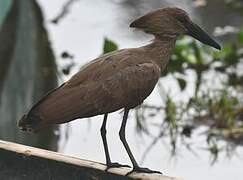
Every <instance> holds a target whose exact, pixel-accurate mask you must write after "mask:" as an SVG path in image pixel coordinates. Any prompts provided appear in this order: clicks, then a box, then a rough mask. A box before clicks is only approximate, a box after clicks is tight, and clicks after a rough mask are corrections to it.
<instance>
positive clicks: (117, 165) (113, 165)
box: [106, 162, 131, 171]
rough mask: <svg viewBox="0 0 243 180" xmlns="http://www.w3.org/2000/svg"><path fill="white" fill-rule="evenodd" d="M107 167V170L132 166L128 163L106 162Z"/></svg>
mask: <svg viewBox="0 0 243 180" xmlns="http://www.w3.org/2000/svg"><path fill="white" fill-rule="evenodd" d="M106 166H107V168H106V171H107V170H108V169H110V168H119V167H129V168H130V167H131V166H129V165H126V164H119V163H116V162H115V163H107V164H106Z"/></svg>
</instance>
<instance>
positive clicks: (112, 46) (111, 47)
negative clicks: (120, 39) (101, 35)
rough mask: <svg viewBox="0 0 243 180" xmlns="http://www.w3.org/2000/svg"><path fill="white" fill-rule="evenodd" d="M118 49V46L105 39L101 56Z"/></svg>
mask: <svg viewBox="0 0 243 180" xmlns="http://www.w3.org/2000/svg"><path fill="white" fill-rule="evenodd" d="M117 49H118V46H117V44H116V43H115V42H113V41H111V40H110V39H108V38H105V41H104V46H103V54H106V53H109V52H112V51H115V50H117Z"/></svg>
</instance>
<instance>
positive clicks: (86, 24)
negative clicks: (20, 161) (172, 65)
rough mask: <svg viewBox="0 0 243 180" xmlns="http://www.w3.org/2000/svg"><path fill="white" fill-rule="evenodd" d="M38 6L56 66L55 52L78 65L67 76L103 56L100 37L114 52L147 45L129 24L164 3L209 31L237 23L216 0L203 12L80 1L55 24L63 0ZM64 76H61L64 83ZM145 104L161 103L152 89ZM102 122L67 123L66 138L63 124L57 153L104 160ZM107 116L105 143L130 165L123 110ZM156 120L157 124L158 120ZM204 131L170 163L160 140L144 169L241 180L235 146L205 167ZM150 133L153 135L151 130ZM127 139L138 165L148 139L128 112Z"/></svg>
mask: <svg viewBox="0 0 243 180" xmlns="http://www.w3.org/2000/svg"><path fill="white" fill-rule="evenodd" d="M38 2H39V3H40V5H41V7H42V9H43V12H44V15H45V25H46V27H47V29H48V31H49V35H50V39H51V43H52V47H53V49H54V53H55V54H56V57H57V63H58V64H59V65H61V64H62V61H63V60H61V58H60V54H61V53H62V52H63V51H68V52H69V53H71V54H73V55H74V57H75V58H74V59H75V62H76V63H77V66H76V67H75V68H74V69H73V71H72V74H73V73H75V72H76V71H77V70H78V69H79V67H80V66H81V65H83V64H85V63H87V62H89V61H90V60H92V59H93V58H95V57H97V56H99V55H100V54H101V53H102V45H103V39H104V37H108V38H110V39H112V40H114V41H115V42H117V43H118V45H119V48H125V47H126V48H127V47H138V46H140V45H143V44H146V43H148V42H149V41H150V39H151V37H150V36H148V35H145V34H144V33H141V32H138V31H136V30H132V29H129V27H128V25H129V23H130V22H131V21H132V20H133V19H135V18H136V17H138V16H140V15H142V14H144V13H145V12H147V11H149V10H151V9H154V8H158V7H161V6H164V5H172V4H174V5H177V6H179V7H182V8H183V9H185V10H187V11H188V12H189V13H190V15H191V16H192V18H193V19H194V21H195V22H197V23H198V24H201V25H202V26H203V27H204V29H206V30H207V31H209V32H212V31H213V27H214V26H215V25H216V26H225V25H228V24H231V25H235V26H240V25H242V21H241V19H242V17H241V16H240V13H239V12H234V11H233V10H230V9H228V8H226V7H225V6H224V5H223V3H222V1H221V0H214V1H210V2H208V3H209V6H206V8H194V4H193V3H192V1H189V0H187V1H186V0H185V1H180V0H173V1H169V0H167V1H162V0H153V1H147V0H92V1H91V0H80V1H77V2H76V3H74V4H73V6H72V9H71V12H70V13H69V14H68V16H66V17H65V18H64V19H63V20H61V21H60V23H59V24H58V25H54V24H52V23H50V20H51V19H52V18H54V17H55V16H56V15H57V14H58V13H59V11H60V9H61V7H62V4H63V3H64V2H65V1H64V0H51V1H50V0H38ZM172 2H173V3H172ZM216 7H217V8H216ZM69 77H70V76H68V77H63V79H64V80H65V79H68V78H69ZM60 81H62V80H60ZM163 83H166V85H167V87H166V89H175V88H173V84H172V83H170V81H169V80H168V81H166V80H165V81H163ZM172 94H174V95H175V96H177V91H176V90H174V91H172ZM146 102H149V103H153V104H158V105H159V104H161V99H160V98H158V92H157V91H156V89H155V91H154V92H153V93H152V94H151V95H150V96H149V97H148V99H147V100H146ZM102 118H103V117H102V116H97V117H94V118H91V119H82V120H76V121H74V122H72V123H70V124H69V125H70V127H69V136H68V138H67V139H66V138H65V137H66V136H65V132H66V131H65V130H66V125H62V126H61V140H60V141H59V151H60V152H63V153H65V154H68V155H73V156H77V157H79V158H83V159H90V160H94V161H99V162H105V157H104V152H103V146H102V141H101V137H100V133H99V129H100V126H101V123H102ZM108 118H109V119H108V125H107V131H108V143H109V147H110V152H111V157H112V160H113V161H119V162H121V163H124V164H126V163H127V164H130V162H129V159H128V157H127V155H126V152H125V150H124V147H123V146H122V143H121V142H120V141H119V136H118V131H119V127H120V123H121V118H122V112H115V113H112V114H111V115H109V117H108ZM155 120H156V119H155ZM157 120H158V121H160V120H159V117H158V118H157ZM203 130H204V129H203V128H201V129H199V130H198V131H197V132H196V134H195V135H194V136H193V139H192V140H191V141H192V142H193V148H195V150H196V154H193V153H191V152H189V151H188V150H186V149H185V147H179V148H178V150H177V156H176V157H174V158H172V159H171V157H170V146H169V142H168V140H167V139H164V141H161V142H159V143H157V144H156V146H155V147H154V148H152V150H151V151H150V152H149V153H148V155H147V156H146V158H145V160H144V161H143V166H146V167H149V168H151V169H154V170H159V171H162V172H164V173H165V174H166V175H170V176H177V177H183V179H187V180H194V179H198V180H200V179H201V180H204V179H208V180H215V179H221V180H226V179H227V180H228V179H232V178H233V179H234V180H241V179H242V177H243V171H242V163H243V161H242V159H241V158H243V157H242V156H243V149H242V148H238V150H237V152H238V155H236V156H233V158H231V159H228V158H227V157H226V154H224V153H222V154H220V157H219V160H218V162H217V163H216V164H215V165H213V166H210V154H209V152H208V151H205V150H203V148H206V147H207V145H206V143H205V139H204V136H202V135H200V133H201V132H203ZM153 133H154V134H156V133H157V132H156V129H155V130H154V132H153ZM127 139H128V142H129V144H130V147H131V149H132V151H133V152H134V154H135V156H136V158H137V159H138V161H141V160H142V156H143V153H144V151H145V149H146V148H147V147H148V146H149V145H150V143H151V141H152V139H150V138H149V137H146V136H144V137H143V138H142V137H141V136H140V135H139V134H138V133H137V132H136V131H135V122H134V115H133V113H131V114H130V117H129V121H128V125H127Z"/></svg>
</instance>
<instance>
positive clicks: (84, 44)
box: [0, 0, 243, 180]
mask: <svg viewBox="0 0 243 180" xmlns="http://www.w3.org/2000/svg"><path fill="white" fill-rule="evenodd" d="M166 6H177V7H180V8H182V9H184V10H186V11H187V12H188V13H189V14H190V16H191V18H192V19H193V21H194V22H196V23H197V24H199V25H200V26H201V27H203V29H205V30H206V31H207V32H208V33H209V34H211V35H212V36H214V37H215V38H216V39H217V41H219V42H220V44H221V45H222V47H223V48H222V50H221V51H216V50H214V49H212V48H209V47H207V46H204V45H202V44H200V43H198V42H196V41H195V40H193V39H191V38H190V37H186V36H183V37H180V39H179V40H178V41H177V43H176V47H175V49H174V53H173V56H172V57H171V61H170V64H169V67H168V68H167V70H166V72H164V73H163V74H161V79H160V81H159V83H158V85H157V86H156V88H155V89H154V91H153V93H152V94H151V95H150V96H149V97H148V98H147V99H146V101H145V102H144V104H142V105H141V106H139V107H137V108H136V109H134V110H133V111H132V113H131V114H130V117H129V120H128V126H127V139H128V142H129V144H130V147H131V149H132V151H133V152H134V154H135V156H136V158H137V159H138V160H139V162H140V164H143V166H146V167H149V168H151V169H154V170H159V171H162V172H163V173H164V174H166V175H170V176H175V177H183V178H184V179H187V180H193V179H199V180H203V179H208V180H215V179H221V180H226V179H227V180H228V179H232V178H233V179H234V180H241V179H242V178H243V171H242V167H243V166H242V163H243V162H242V161H243V148H242V145H243V2H242V1H241V0H210V1H209V0H208V1H207V0H183V1H181V0H150V1H146V0H92V1H91V0H51V1H50V0H21V1H17V0H0V139H2V140H7V141H12V142H17V143H21V144H26V145H31V146H35V147H41V148H45V149H50V150H54V151H59V152H61V153H64V154H67V155H72V156H76V157H79V158H82V159H89V160H93V161H98V162H105V157H104V152H103V146H102V140H101V137H100V132H99V129H100V126H101V123H102V119H103V117H102V116H97V117H93V118H89V119H82V120H76V121H73V122H71V123H69V124H64V125H61V126H57V127H51V128H50V129H46V130H44V131H42V132H40V133H38V134H34V135H28V134H25V133H23V132H20V131H19V130H18V129H17V127H16V123H17V121H18V120H19V119H20V118H21V116H22V115H23V114H24V113H26V112H27V111H28V110H29V109H30V108H31V106H32V105H33V104H34V103H35V102H37V101H38V99H39V98H40V97H42V96H43V95H44V94H45V93H47V92H48V91H49V90H51V89H53V88H55V87H56V86H58V85H59V84H61V83H62V82H64V81H65V80H68V79H69V78H70V77H71V76H72V75H73V74H74V73H75V72H77V71H78V70H79V69H80V67H81V66H82V65H84V64H85V63H87V62H89V61H90V60H92V59H94V58H96V57H98V56H100V55H102V54H103V53H107V52H110V51H113V50H116V49H121V48H130V47H139V46H142V45H144V44H147V43H149V42H150V41H151V39H152V37H151V36H149V35H146V34H144V33H143V32H140V31H137V30H134V29H130V28H129V24H130V22H131V21H132V20H134V19H136V18H137V17H138V16H141V15H143V14H145V13H146V12H148V11H151V10H152V9H156V8H160V7H166ZM122 113H123V112H122V111H118V112H115V113H112V114H111V115H110V116H109V120H108V125H107V131H108V132H107V133H108V144H109V147H110V152H111V158H112V160H113V161H119V162H121V163H124V164H130V162H129V159H128V157H127V155H126V153H125V151H124V148H123V146H122V143H121V142H120V141H119V136H118V131H119V127H120V123H121V118H122ZM0 156H1V154H0Z"/></svg>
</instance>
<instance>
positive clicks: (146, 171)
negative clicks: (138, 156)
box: [126, 167, 162, 175]
mask: <svg viewBox="0 0 243 180" xmlns="http://www.w3.org/2000/svg"><path fill="white" fill-rule="evenodd" d="M133 172H138V173H157V174H162V173H161V172H160V171H153V170H150V169H148V168H142V167H134V168H133V170H132V171H130V172H128V173H127V174H126V175H129V174H131V173H133Z"/></svg>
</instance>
